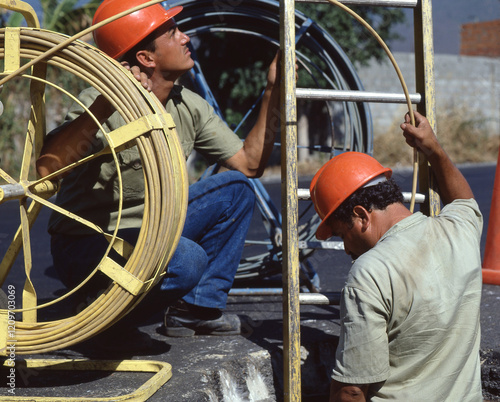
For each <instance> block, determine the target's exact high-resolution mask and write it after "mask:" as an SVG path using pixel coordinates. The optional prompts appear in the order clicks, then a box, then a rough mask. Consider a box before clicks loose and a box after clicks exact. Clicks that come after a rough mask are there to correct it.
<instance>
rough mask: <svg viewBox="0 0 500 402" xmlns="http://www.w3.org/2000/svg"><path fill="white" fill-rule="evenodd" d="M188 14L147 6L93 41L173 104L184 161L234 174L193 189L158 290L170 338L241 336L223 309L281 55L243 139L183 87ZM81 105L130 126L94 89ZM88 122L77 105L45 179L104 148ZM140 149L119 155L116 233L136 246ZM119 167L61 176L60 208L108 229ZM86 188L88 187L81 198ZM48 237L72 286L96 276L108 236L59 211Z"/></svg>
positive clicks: (105, 14)
mask: <svg viewBox="0 0 500 402" xmlns="http://www.w3.org/2000/svg"><path fill="white" fill-rule="evenodd" d="M143 3H145V1H144V0H104V1H103V2H102V4H101V5H100V6H99V8H98V9H97V11H96V13H95V16H94V20H93V23H94V25H95V24H99V23H100V22H102V21H104V20H106V19H108V18H109V17H112V16H114V15H116V14H118V13H120V12H122V11H125V10H130V9H131V8H133V7H135V6H138V5H140V4H143ZM181 10H182V7H173V8H170V9H165V8H163V7H162V6H161V5H160V4H155V5H152V6H148V7H146V8H142V9H140V10H139V11H135V12H133V13H131V14H128V15H126V16H124V17H121V18H119V19H117V20H115V21H113V22H112V23H109V24H106V25H103V26H101V27H99V28H98V29H97V30H95V31H94V38H95V42H96V44H97V46H98V47H99V48H100V49H101V50H102V51H104V52H106V53H107V54H108V55H109V56H111V57H112V58H114V59H116V60H118V61H121V62H127V63H128V64H129V65H130V66H132V68H131V69H132V71H133V73H134V75H135V76H136V78H137V79H139V80H141V81H142V82H143V85H145V86H146V87H148V88H150V90H151V92H152V93H153V94H154V95H155V96H156V97H157V98H158V99H159V100H160V102H161V103H162V104H163V105H164V106H165V109H166V111H167V112H168V113H170V114H171V116H172V118H173V120H174V122H175V124H176V130H177V133H178V135H179V139H180V143H181V146H182V148H183V151H184V154H185V156H186V158H187V157H188V156H189V155H190V153H191V152H192V151H193V150H196V151H198V152H199V153H200V154H201V155H203V156H204V157H205V158H206V159H207V160H208V162H209V163H210V164H213V163H216V162H218V163H221V164H222V165H224V166H226V167H227V168H229V171H226V172H222V173H220V174H217V175H213V176H211V177H209V178H207V179H204V180H202V181H200V182H197V183H195V184H193V185H191V186H190V189H189V205H188V211H187V216H186V224H185V226H184V230H183V232H182V237H181V239H180V242H179V246H178V247H177V249H176V252H175V254H174V256H173V257H172V259H171V261H170V263H169V266H168V273H167V275H166V277H165V279H164V280H163V281H162V283H161V284H160V285H159V289H157V290H158V291H159V293H160V295H162V296H161V297H159V298H158V299H157V300H160V302H159V303H158V304H160V305H161V306H163V308H165V307H167V306H169V308H168V311H167V313H166V314H165V320H164V321H165V331H166V334H167V335H169V336H192V335H195V334H211V335H234V334H239V333H240V331H241V323H240V319H239V317H238V316H237V315H236V314H228V313H225V312H224V311H223V309H224V308H225V306H226V300H227V295H228V292H229V290H230V288H231V286H232V283H233V280H234V276H235V274H236V270H237V268H238V265H239V261H240V258H241V254H242V250H243V245H244V241H245V237H246V233H247V231H248V228H249V225H250V220H251V216H252V213H253V208H254V202H255V195H254V191H253V188H252V186H251V184H250V183H249V181H248V179H247V177H258V176H260V175H261V174H262V172H263V170H264V168H265V165H266V163H267V160H268V158H269V155H270V153H271V151H272V147H273V144H274V137H275V134H276V128H277V127H278V126H279V125H277V124H276V121H277V119H278V118H279V77H278V76H277V74H278V71H277V70H279V69H278V68H277V64H278V62H279V60H278V59H279V55H278V54H277V56H276V57H275V59H274V60H273V62H272V63H271V66H270V68H269V73H268V76H267V85H266V89H265V92H264V96H263V98H262V103H261V109H260V113H259V115H258V118H257V121H256V124H255V126H254V127H253V129H252V130H251V131H250V132H249V134H248V135H247V137H246V140H245V141H244V142H242V141H241V139H240V138H239V137H238V136H237V135H236V134H235V133H234V132H233V131H232V130H230V129H229V127H228V126H227V125H226V124H225V122H224V121H222V120H221V119H220V118H219V117H218V116H217V115H216V113H215V112H214V110H213V108H212V107H211V106H210V105H209V104H208V103H207V102H206V101H205V100H204V99H203V98H201V97H200V96H199V95H197V94H195V93H194V92H192V91H190V90H188V89H186V88H184V87H182V86H180V85H177V84H176V80H177V79H178V78H179V77H180V76H182V75H183V74H184V73H185V72H187V71H189V70H190V69H191V68H192V67H193V66H194V61H193V59H192V58H191V52H190V51H189V48H188V46H187V45H188V43H189V42H190V39H189V37H188V36H187V35H185V34H184V33H183V32H181V31H180V30H179V29H178V27H177V25H176V23H175V21H174V19H173V17H175V16H176V15H177V14H178V13H179V12H181ZM275 84H276V85H275ZM80 100H81V101H82V102H83V103H84V104H85V105H86V106H87V107H89V108H90V110H91V111H92V112H93V113H94V115H95V117H96V118H98V119H99V120H100V121H101V122H102V123H103V126H104V127H105V128H106V129H108V130H109V131H112V130H114V129H116V128H118V127H121V126H122V125H124V121H123V119H122V118H121V116H120V115H119V114H118V113H117V112H115V110H114V109H113V107H112V106H111V105H110V104H109V102H108V101H107V100H106V99H105V98H104V97H103V96H100V94H99V92H98V91H97V90H96V89H94V88H90V89H88V90H85V91H84V92H83V93H82V94H81V96H80ZM87 117H88V115H87V113H86V112H85V111H84V110H83V109H82V108H81V107H80V106H79V105H74V106H73V107H72V108H71V110H70V112H69V113H68V116H67V122H66V123H65V124H64V125H63V126H62V127H60V128H58V129H57V130H56V131H55V132H53V133H51V134H49V136H48V138H47V141H46V143H45V144H44V148H43V150H42V154H41V157H40V158H39V159H38V161H37V169H38V172H39V173H40V175H42V176H45V175H47V174H49V173H51V172H54V171H57V170H58V169H60V168H61V167H63V166H66V165H68V164H70V163H72V162H73V161H75V160H78V159H81V158H82V157H84V156H85V154H78V152H77V151H78V150H88V151H89V152H90V151H92V152H96V149H94V148H95V147H96V146H98V145H99V144H102V141H94V139H100V138H102V134H101V133H100V132H99V130H98V127H97V125H96V124H95V122H94V121H93V120H92V119H88V118H87ZM88 138H91V141H90V145H91V146H85V147H84V146H77V147H73V148H75V149H73V151H72V152H70V153H69V154H68V153H65V152H64V150H67V149H69V148H71V147H69V148H68V144H69V143H67V142H66V141H69V139H71V140H72V143H73V144H75V143H78V142H79V141H81V144H86V143H88V142H89V140H88ZM86 141H87V142H86ZM133 150H134V148H133V149H130V150H127V151H133ZM135 152H136V154H133V155H128V154H127V155H126V158H125V156H124V157H123V158H120V162H121V166H120V168H121V169H123V170H126V171H127V174H128V179H129V182H128V183H127V186H126V188H125V189H124V199H125V202H124V206H123V210H122V215H121V216H122V218H121V226H120V227H125V228H127V229H126V230H124V231H122V232H121V233H120V231H119V232H118V236H120V237H122V238H124V239H125V240H127V241H128V242H130V243H131V244H135V241H136V239H137V236H138V233H139V227H137V224H136V222H137V216H138V214H140V212H141V208H142V206H143V202H144V193H143V188H144V184H143V172H142V165H141V160H140V157H139V154H138V152H137V150H135ZM73 157H74V160H72V159H71V158H73ZM114 166H115V165H114V162H113V161H104V160H103V159H102V158H98V159H96V160H93V161H91V162H89V163H86V164H85V165H82V166H79V167H77V168H75V169H74V170H73V171H72V172H71V173H70V174H69V175H68V176H66V177H65V178H64V179H63V181H62V184H61V189H60V191H59V193H58V196H57V204H58V205H60V206H61V207H63V208H65V209H67V210H69V211H72V212H75V213H84V214H85V216H86V217H87V218H88V219H89V220H91V221H92V222H96V221H97V222H103V224H102V225H103V227H104V229H107V230H110V228H112V227H113V217H114V216H115V215H116V214H115V211H114V210H113V209H112V208H110V205H109V201H107V200H110V199H116V197H117V195H116V191H117V190H116V186H113V185H109V183H110V177H113V175H112V174H110V172H113V169H115V167H114ZM115 170H116V169H115ZM82 188H85V189H90V191H86V192H82V191H81V189H82ZM141 189H142V190H141ZM101 201H102V202H101ZM82 211H83V212H82ZM49 232H50V233H51V237H52V255H53V260H54V266H55V268H56V270H57V271H58V273H59V276H60V277H61V279H62V280H63V282H64V283H65V284H66V285H67V286H70V287H73V286H75V284H76V283H79V280H81V279H82V278H85V277H86V276H87V275H88V271H89V269H93V268H94V267H95V266H96V264H97V263H98V261H99V259H100V256H101V255H102V253H103V252H104V250H105V249H106V248H107V244H106V242H105V241H104V242H103V241H102V236H100V237H99V236H97V237H96V235H94V234H92V233H89V231H88V230H87V228H85V227H82V225H80V226H78V227H75V225H74V224H72V223H71V222H69V220H68V219H66V218H65V217H64V216H62V215H60V214H53V215H52V217H51V220H50V222H49ZM96 250H98V251H96ZM69 267H71V268H69Z"/></svg>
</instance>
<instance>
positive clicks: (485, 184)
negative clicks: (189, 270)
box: [0, 165, 500, 402]
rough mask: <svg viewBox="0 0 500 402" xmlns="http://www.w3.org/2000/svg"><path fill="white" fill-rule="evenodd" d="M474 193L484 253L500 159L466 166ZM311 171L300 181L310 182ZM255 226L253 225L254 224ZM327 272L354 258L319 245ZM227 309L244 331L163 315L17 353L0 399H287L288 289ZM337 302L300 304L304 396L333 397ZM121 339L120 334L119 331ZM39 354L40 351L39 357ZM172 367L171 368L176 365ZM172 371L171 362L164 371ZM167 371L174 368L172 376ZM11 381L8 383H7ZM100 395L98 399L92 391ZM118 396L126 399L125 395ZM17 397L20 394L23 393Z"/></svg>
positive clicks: (484, 311)
mask: <svg viewBox="0 0 500 402" xmlns="http://www.w3.org/2000/svg"><path fill="white" fill-rule="evenodd" d="M461 169H462V171H463V172H464V174H465V176H466V178H467V179H468V180H469V182H470V183H471V186H472V189H473V191H474V193H475V195H476V199H477V200H478V203H479V205H480V208H481V210H482V212H483V214H484V217H485V229H484V234H483V239H482V246H481V247H482V252H483V253H484V246H485V237H486V230H487V225H488V220H489V211H490V204H491V194H492V188H493V181H494V174H495V165H480V166H463V167H461ZM410 175H411V172H409V171H406V170H404V169H402V170H397V171H396V172H395V177H396V179H397V180H398V182H400V184H401V185H402V187H403V191H409V190H408V188H407V187H405V186H407V184H406V183H407V182H408V180H409V177H410ZM308 180H309V178H304V179H303V180H301V182H302V183H301V185H300V187H305V186H307V183H308ZM262 182H263V184H264V186H265V187H266V189H268V191H269V193H270V196H271V197H272V199H273V200H274V201H275V203H276V205H278V207H279V193H280V181H279V179H275V178H270V179H267V178H265V179H263V180H262ZM17 208H18V207H17V206H16V205H5V204H4V205H2V206H0V216H1V219H2V220H1V221H2V226H1V229H0V251H2V255H3V253H4V250H5V248H6V247H7V246H8V244H9V243H10V240H9V238H10V237H9V236H11V234H10V233H11V230H12V228H13V227H16V225H17V223H16V220H17V219H18V218H17ZM46 219H47V216H46V215H43V214H42V216H41V217H40V218H39V220H37V222H36V223H35V226H34V227H33V230H32V236H33V238H34V239H33V241H32V245H33V249H32V253H33V256H34V264H33V265H34V267H33V270H32V272H33V282H34V283H35V286H36V288H37V289H38V295H39V298H41V299H45V298H53V297H54V295H55V294H57V292H58V289H60V288H61V285H60V283H59V281H58V279H57V278H56V277H55V275H54V273H53V271H52V267H51V260H50V251H49V248H48V236H46V234H45V228H46ZM251 231H252V229H251ZM309 260H310V262H311V263H312V266H313V267H314V269H315V270H316V272H317V274H318V277H319V279H320V282H319V286H320V287H321V292H325V293H331V292H338V291H340V289H341V288H342V285H343V283H344V279H345V277H346V274H347V271H348V270H349V267H350V260H349V258H348V257H347V256H346V255H345V254H344V253H343V252H341V251H326V250H318V251H316V252H315V253H314V254H313V255H312V256H311V257H310V258H309ZM22 276H23V275H22V265H20V264H19V263H18V262H16V266H15V267H14V268H13V271H12V272H11V274H10V275H9V277H8V278H7V280H6V282H5V284H4V287H3V288H4V289H6V286H8V285H11V286H15V287H16V289H18V290H19V291H18V292H19V293H20V292H21V289H22V287H23V279H22ZM280 286H281V277H280V275H279V274H277V275H275V276H272V277H269V278H266V279H265V280H263V281H260V282H258V283H257V282H255V283H254V284H253V287H254V288H263V289H277V288H279V287H280ZM499 300H500V286H495V285H484V286H483V300H482V305H481V324H482V338H481V340H482V341H481V354H482V379H483V389H484V396H485V400H491V401H500V324H499V323H500V320H499V315H500V314H499V309H498V305H499V303H500V302H499ZM227 309H228V310H229V311H231V312H234V313H237V314H239V315H240V316H241V317H242V319H243V322H244V326H243V328H244V331H243V334H242V335H241V336H229V337H213V336H196V337H193V338H168V337H166V336H165V335H163V333H162V327H161V320H162V317H161V314H158V315H156V316H154V317H151V318H150V319H149V321H147V322H146V323H144V324H143V325H142V326H141V327H140V328H139V329H140V331H141V332H142V334H143V337H141V338H137V339H138V340H137V342H136V343H134V340H135V338H132V337H131V335H130V334H129V333H127V332H124V333H123V337H122V339H128V340H129V342H128V343H129V344H128V345H127V347H126V348H120V345H118V343H119V342H117V345H114V346H115V347H113V345H110V344H109V343H105V342H103V343H101V342H100V341H99V340H95V339H94V340H93V339H91V340H90V341H87V342H84V343H82V344H79V345H75V346H73V347H71V348H67V349H64V350H58V351H55V352H50V353H46V354H43V355H33V356H31V355H22V356H16V360H15V362H16V366H15V367H16V369H15V373H16V375H15V395H14V394H13V393H12V392H10V391H9V390H10V388H9V377H8V376H9V373H10V371H9V369H8V367H4V368H3V371H1V373H0V378H1V380H2V387H1V388H0V400H2V401H3V400H9V398H11V397H13V396H16V397H18V398H20V397H24V398H26V399H24V400H36V397H51V398H60V400H62V401H68V400H70V398H76V399H75V400H95V401H105V400H124V399H125V398H126V395H130V394H132V393H134V392H137V391H136V390H137V389H139V390H141V388H140V387H141V386H142V384H144V383H145V382H146V381H149V383H147V384H146V385H145V386H143V388H142V389H144V388H147V389H148V390H150V391H155V392H154V393H153V395H152V396H151V397H150V399H149V400H150V401H169V402H181V401H182V402H192V401H195V402H198V401H219V400H220V401H222V400H228V401H231V402H233V401H281V400H283V396H284V384H283V353H284V351H283V311H282V298H281V296H280V295H279V294H272V295H261V294H252V295H248V294H246V295H238V296H230V297H229V300H228V307H227ZM338 317H339V314H338V306H336V305H302V306H301V311H300V322H301V361H302V364H301V376H302V381H301V384H302V400H303V401H326V400H327V395H328V382H329V381H328V373H329V370H330V369H331V367H332V364H333V354H334V351H335V348H336V345H337V340H338V329H339V321H338ZM120 338H121V337H120ZM33 359H85V360H90V361H92V362H95V367H96V368H97V367H98V366H99V362H102V360H113V361H121V362H125V363H126V362H129V361H132V362H135V363H136V371H134V372H127V371H124V372H122V371H119V370H114V371H94V370H84V371H79V370H68V369H66V368H64V370H62V371H50V370H46V369H40V368H30V367H25V366H23V364H24V363H25V362H28V364H30V363H29V362H30V361H31V360H33ZM33 361H34V360H33ZM147 361H152V362H164V363H167V368H168V369H169V367H170V366H171V374H172V376H171V378H169V379H168V380H167V381H166V382H164V378H163V379H159V380H158V381H157V382H155V381H156V380H157V379H158V378H159V376H158V375H154V373H149V372H146V371H145V367H146V366H147V364H146V363H145V362H147ZM169 370H170V369H169ZM167 371H168V370H167ZM167 377H168V375H167ZM5 384H7V386H6V387H5ZM90 398H93V399H90ZM120 398H121V399H120ZM18 400H19V399H18Z"/></svg>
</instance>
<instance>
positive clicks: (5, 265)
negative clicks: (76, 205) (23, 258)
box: [0, 202, 42, 286]
mask: <svg viewBox="0 0 500 402" xmlns="http://www.w3.org/2000/svg"><path fill="white" fill-rule="evenodd" d="M41 207H42V206H41V204H39V203H37V202H32V203H31V204H30V206H29V208H28V212H27V217H28V224H29V227H31V226H32V225H33V223H34V222H35V220H36V218H37V216H38V214H39V213H40V211H41ZM22 244H23V237H22V231H21V227H19V229H18V230H17V232H16V234H15V235H14V239H13V240H12V243H11V244H10V246H9V248H8V249H7V252H6V253H5V255H4V257H3V259H2V262H0V286H2V285H3V283H4V282H5V279H7V276H8V275H9V272H10V269H11V268H12V266H13V265H14V261H15V260H16V258H17V256H18V254H19V251H20V250H21V247H22Z"/></svg>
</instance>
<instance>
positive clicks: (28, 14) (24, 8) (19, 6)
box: [0, 0, 40, 28]
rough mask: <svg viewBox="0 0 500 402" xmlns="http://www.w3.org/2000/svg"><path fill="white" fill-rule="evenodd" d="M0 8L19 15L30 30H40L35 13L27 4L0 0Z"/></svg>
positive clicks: (13, 0)
mask: <svg viewBox="0 0 500 402" xmlns="http://www.w3.org/2000/svg"><path fill="white" fill-rule="evenodd" d="M0 8H6V9H7V10H11V11H16V12H18V13H21V14H22V15H23V17H24V19H25V20H26V23H27V24H28V26H29V27H30V28H40V23H39V22H38V17H37V16H36V12H35V10H34V9H33V7H31V6H30V5H29V4H28V3H25V2H24V1H17V0H0Z"/></svg>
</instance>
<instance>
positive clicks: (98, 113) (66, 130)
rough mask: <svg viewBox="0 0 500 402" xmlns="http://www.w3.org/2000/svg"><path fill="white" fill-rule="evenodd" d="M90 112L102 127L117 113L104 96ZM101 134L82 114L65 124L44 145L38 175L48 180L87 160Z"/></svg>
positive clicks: (92, 120)
mask: <svg viewBox="0 0 500 402" xmlns="http://www.w3.org/2000/svg"><path fill="white" fill-rule="evenodd" d="M89 110H90V112H91V113H92V114H93V115H94V117H95V118H96V119H97V120H98V121H99V122H100V123H103V122H104V121H106V120H107V119H108V118H109V116H110V115H111V114H113V112H114V109H113V108H112V107H111V105H110V104H109V102H108V101H107V100H106V99H105V98H104V97H102V96H99V97H98V98H97V99H96V101H95V102H94V103H93V104H92V105H91V106H90V108H89ZM98 131H99V127H98V125H97V124H96V122H95V121H94V119H93V118H92V117H91V116H90V115H89V114H88V113H83V114H81V115H80V116H79V117H78V118H76V119H75V120H73V121H72V122H70V123H67V124H65V125H64V126H63V127H61V128H60V129H59V131H58V132H57V133H56V134H54V135H52V136H50V137H49V138H48V140H47V141H46V143H45V144H44V146H43V148H42V152H41V154H40V157H39V158H38V160H37V161H36V168H37V171H38V174H39V175H40V176H41V177H45V176H47V175H49V174H51V173H54V172H56V171H58V170H60V169H62V168H64V167H66V166H68V165H70V164H72V163H74V162H76V161H78V160H80V159H81V158H83V157H84V156H86V155H87V154H88V152H89V150H90V149H91V147H92V142H93V141H94V138H95V135H96V134H97V132H98Z"/></svg>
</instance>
